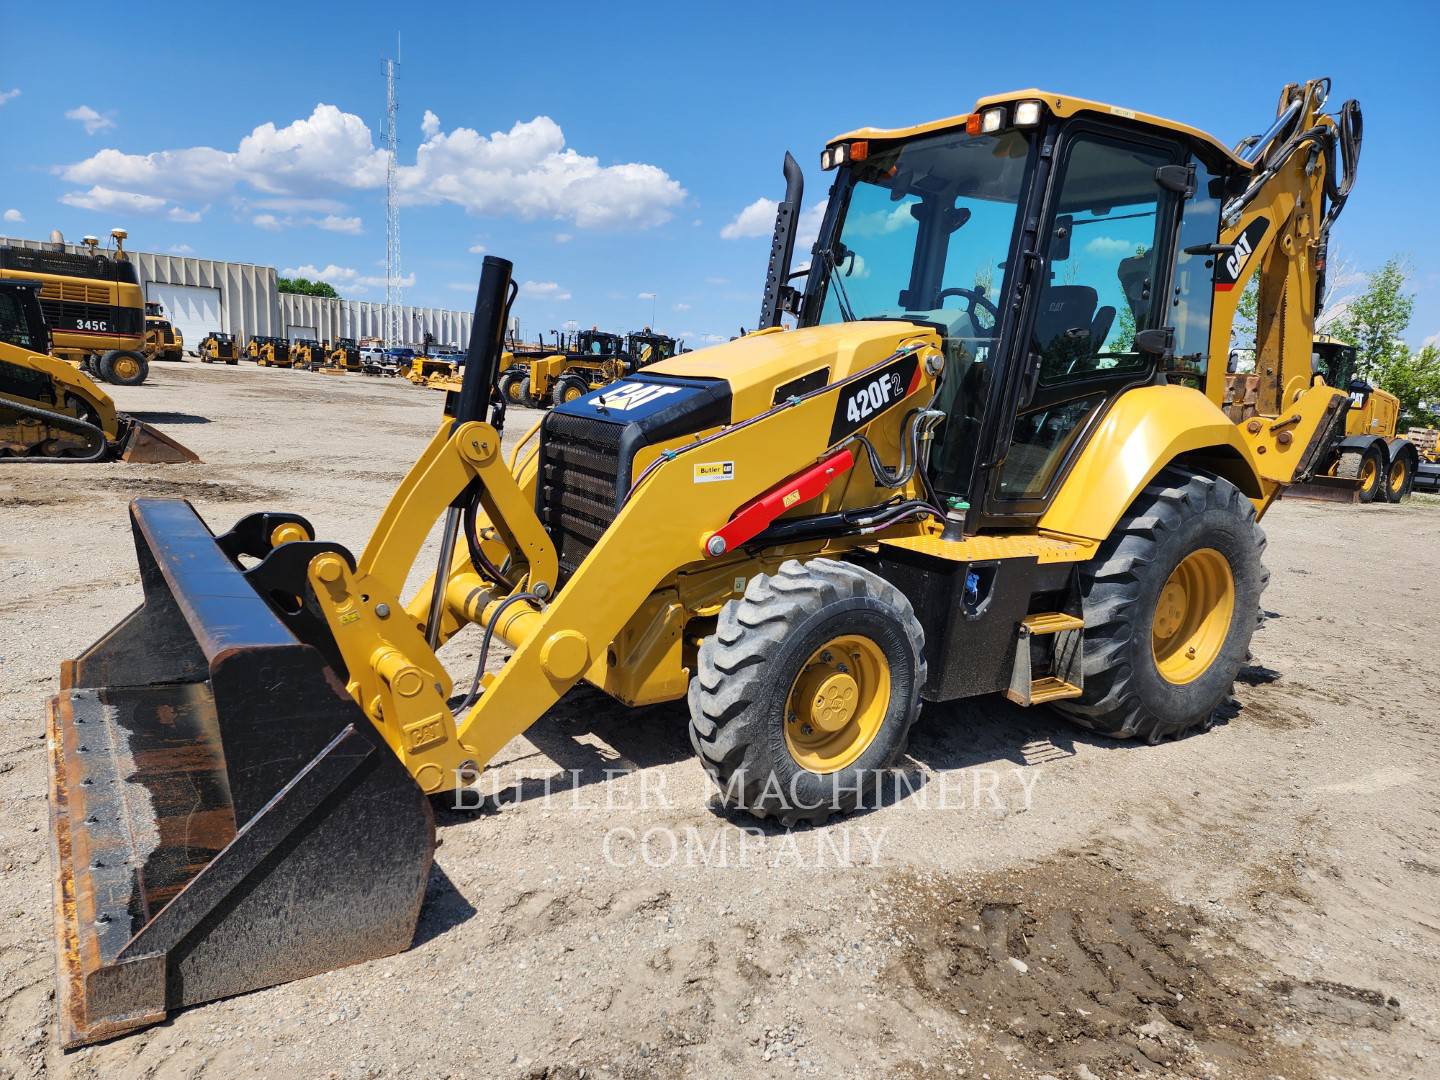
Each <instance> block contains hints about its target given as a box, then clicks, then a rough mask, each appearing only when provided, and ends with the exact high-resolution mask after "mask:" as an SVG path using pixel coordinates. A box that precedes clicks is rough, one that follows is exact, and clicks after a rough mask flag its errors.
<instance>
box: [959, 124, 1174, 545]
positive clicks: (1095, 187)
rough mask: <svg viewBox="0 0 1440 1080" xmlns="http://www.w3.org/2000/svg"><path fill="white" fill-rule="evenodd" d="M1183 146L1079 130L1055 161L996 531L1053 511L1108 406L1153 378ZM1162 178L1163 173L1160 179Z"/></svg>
mask: <svg viewBox="0 0 1440 1080" xmlns="http://www.w3.org/2000/svg"><path fill="white" fill-rule="evenodd" d="M1184 154H1185V148H1184V147H1183V146H1182V145H1181V143H1180V142H1179V141H1178V140H1168V139H1164V138H1152V137H1147V136H1143V135H1138V134H1136V133H1134V132H1132V131H1128V130H1126V129H1124V128H1121V127H1119V126H1118V125H1114V126H1112V125H1106V124H1102V123H1093V122H1083V123H1077V124H1074V125H1072V126H1071V127H1070V128H1069V129H1068V130H1067V132H1066V134H1065V135H1064V136H1063V138H1062V140H1061V144H1060V147H1059V150H1058V153H1057V158H1058V168H1057V169H1056V178H1055V180H1054V181H1053V184H1052V188H1051V194H1050V197H1049V199H1048V206H1047V210H1046V220H1047V222H1048V224H1047V229H1046V232H1045V234H1044V239H1043V241H1042V245H1041V250H1042V252H1043V255H1042V257H1041V258H1040V259H1039V260H1037V261H1036V264H1035V266H1034V269H1033V272H1032V275H1031V278H1030V281H1031V285H1030V287H1029V289H1028V290H1027V294H1026V301H1025V312H1024V317H1023V322H1022V329H1021V331H1020V333H1019V334H1018V335H1017V340H1018V341H1019V342H1020V343H1022V344H1021V345H1020V346H1018V347H1017V350H1016V351H1017V352H1019V353H1020V357H1019V361H1020V362H1019V363H1018V364H1017V365H1015V370H1016V377H1015V379H1014V382H1013V383H1012V384H1011V385H1010V387H1009V388H1008V394H1009V399H1008V401H1007V403H1006V409H1007V411H1012V410H1013V415H1014V422H1013V424H1011V425H1008V430H1006V425H1003V424H1002V425H1001V426H1000V430H999V437H998V442H997V445H996V446H995V447H994V448H993V451H992V454H991V455H990V456H989V461H990V462H991V463H992V467H991V468H990V470H989V472H988V477H987V479H986V481H985V489H984V490H985V496H984V502H983V518H984V521H985V524H987V525H1025V524H1029V523H1031V522H1033V521H1034V520H1035V519H1036V518H1038V517H1039V516H1040V515H1041V514H1042V513H1043V512H1044V510H1045V508H1046V507H1047V506H1048V505H1049V503H1050V500H1051V499H1052V497H1053V495H1054V492H1055V491H1056V489H1057V488H1058V486H1059V483H1060V481H1061V480H1062V479H1063V477H1064V475H1065V472H1066V470H1067V468H1068V466H1069V463H1070V462H1071V461H1073V459H1074V457H1075V456H1076V454H1078V452H1079V450H1080V448H1081V447H1082V446H1083V445H1084V442H1085V440H1086V438H1087V437H1088V436H1089V434H1090V432H1091V431H1093V430H1094V427H1095V425H1096V423H1097V421H1098V420H1099V418H1100V416H1101V415H1102V414H1103V412H1104V410H1105V407H1106V406H1107V404H1108V403H1109V402H1111V401H1113V400H1114V399H1115V398H1116V397H1117V396H1118V395H1119V394H1121V393H1122V392H1123V391H1125V390H1126V389H1129V388H1130V387H1133V386H1136V385H1143V384H1145V383H1149V382H1152V381H1154V380H1155V378H1156V365H1157V357H1156V356H1155V355H1154V354H1153V353H1144V352H1141V351H1140V350H1139V349H1137V348H1136V345H1135V339H1136V334H1137V333H1139V332H1140V331H1143V330H1146V329H1150V328H1152V327H1158V326H1161V325H1163V321H1164V318H1165V316H1166V314H1167V311H1166V305H1165V304H1164V303H1163V301H1164V300H1165V298H1166V297H1167V294H1168V289H1169V285H1170V281H1169V279H1170V267H1171V265H1172V263H1173V258H1174V255H1173V253H1174V247H1175V236H1176V231H1177V227H1178V224H1179V216H1180V208H1181V203H1182V200H1183V198H1184V193H1183V190H1180V191H1177V190H1175V180H1176V176H1177V175H1182V176H1183V175H1184V173H1183V170H1182V171H1181V172H1180V173H1179V174H1177V172H1176V171H1175V170H1174V169H1166V167H1167V166H1176V165H1178V164H1179V163H1180V162H1181V161H1182V160H1183V158H1184ZM1162 170H1164V171H1162Z"/></svg>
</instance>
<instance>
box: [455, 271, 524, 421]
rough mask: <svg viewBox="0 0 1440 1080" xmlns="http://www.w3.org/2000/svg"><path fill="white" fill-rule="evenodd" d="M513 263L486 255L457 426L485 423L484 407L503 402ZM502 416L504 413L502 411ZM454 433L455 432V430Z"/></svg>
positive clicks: (461, 390)
mask: <svg viewBox="0 0 1440 1080" xmlns="http://www.w3.org/2000/svg"><path fill="white" fill-rule="evenodd" d="M513 269H514V264H512V263H511V262H510V260H509V259H502V258H499V257H498V256H495V255H486V256H485V264H484V267H483V268H482V269H481V271H480V287H479V289H478V290H477V291H476V293H475V319H474V321H473V322H472V323H471V326H470V345H469V347H468V348H467V349H466V351H465V375H464V377H463V378H462V379H461V381H460V397H459V400H457V401H456V403H455V411H454V413H453V414H452V415H453V416H454V417H455V424H454V427H456V428H458V427H459V426H460V425H461V424H464V423H467V422H469V421H471V420H484V419H485V408H486V406H487V405H489V404H490V403H491V402H492V401H494V402H496V403H497V407H498V408H500V409H502V410H503V408H504V406H503V405H499V404H498V403H499V402H502V401H503V400H504V399H503V398H502V397H501V396H500V392H499V390H498V388H497V387H496V385H495V384H496V379H497V378H498V376H499V372H498V370H497V368H498V367H499V365H500V353H501V351H502V350H503V349H504V336H505V316H506V313H507V312H509V310H510V303H511V301H512V300H514V299H515V289H514V286H513V284H512V282H511V280H510V274H511V271H512V270H513ZM502 415H503V412H502ZM452 430H453V429H452Z"/></svg>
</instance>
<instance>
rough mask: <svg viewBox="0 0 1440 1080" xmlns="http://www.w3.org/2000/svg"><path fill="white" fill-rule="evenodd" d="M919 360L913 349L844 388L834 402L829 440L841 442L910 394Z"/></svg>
mask: <svg viewBox="0 0 1440 1080" xmlns="http://www.w3.org/2000/svg"><path fill="white" fill-rule="evenodd" d="M918 364H919V360H918V358H917V357H916V355H915V353H913V352H912V353H909V354H907V355H905V356H902V357H900V358H899V359H897V360H895V361H893V362H891V363H889V364H887V365H886V366H885V367H883V368H881V369H880V370H879V371H876V372H874V373H872V374H870V375H867V376H865V377H864V378H863V379H856V380H855V381H854V382H852V383H850V384H849V385H848V386H846V387H844V388H843V389H841V391H840V395H839V398H838V400H837V401H836V402H835V420H834V423H832V424H831V426H830V442H831V443H835V442H838V441H839V440H841V439H843V438H844V437H845V436H846V435H851V434H853V433H854V432H856V431H859V430H860V429H861V428H862V427H864V426H865V425H866V424H868V423H869V422H870V421H871V420H873V419H874V418H875V417H876V416H878V415H879V414H880V413H882V412H884V411H885V410H886V409H888V408H890V406H892V405H894V404H895V403H896V402H898V401H900V400H902V399H903V398H904V397H905V396H906V395H908V394H909V393H910V391H911V389H913V387H914V383H915V374H916V371H917V366H918Z"/></svg>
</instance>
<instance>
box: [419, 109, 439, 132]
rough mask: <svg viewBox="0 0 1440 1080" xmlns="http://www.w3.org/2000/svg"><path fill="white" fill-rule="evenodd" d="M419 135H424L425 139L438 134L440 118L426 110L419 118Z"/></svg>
mask: <svg viewBox="0 0 1440 1080" xmlns="http://www.w3.org/2000/svg"><path fill="white" fill-rule="evenodd" d="M420 134H422V135H424V136H425V138H427V139H430V138H433V137H435V136H436V135H439V134H440V117H438V116H436V115H435V114H434V113H433V112H431V111H430V110H429V109H426V110H425V115H424V116H422V117H421V118H420Z"/></svg>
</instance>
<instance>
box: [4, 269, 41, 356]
mask: <svg viewBox="0 0 1440 1080" xmlns="http://www.w3.org/2000/svg"><path fill="white" fill-rule="evenodd" d="M39 294H40V285H39V283H38V282H33V283H32V282H28V281H26V282H21V281H0V341H3V342H4V343H5V344H7V345H14V346H16V347H17V348H21V349H28V350H29V351H30V352H34V353H48V352H49V351H50V330H49V328H48V327H47V326H46V325H45V316H44V314H43V313H42V312H41V310H40V298H39Z"/></svg>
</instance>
